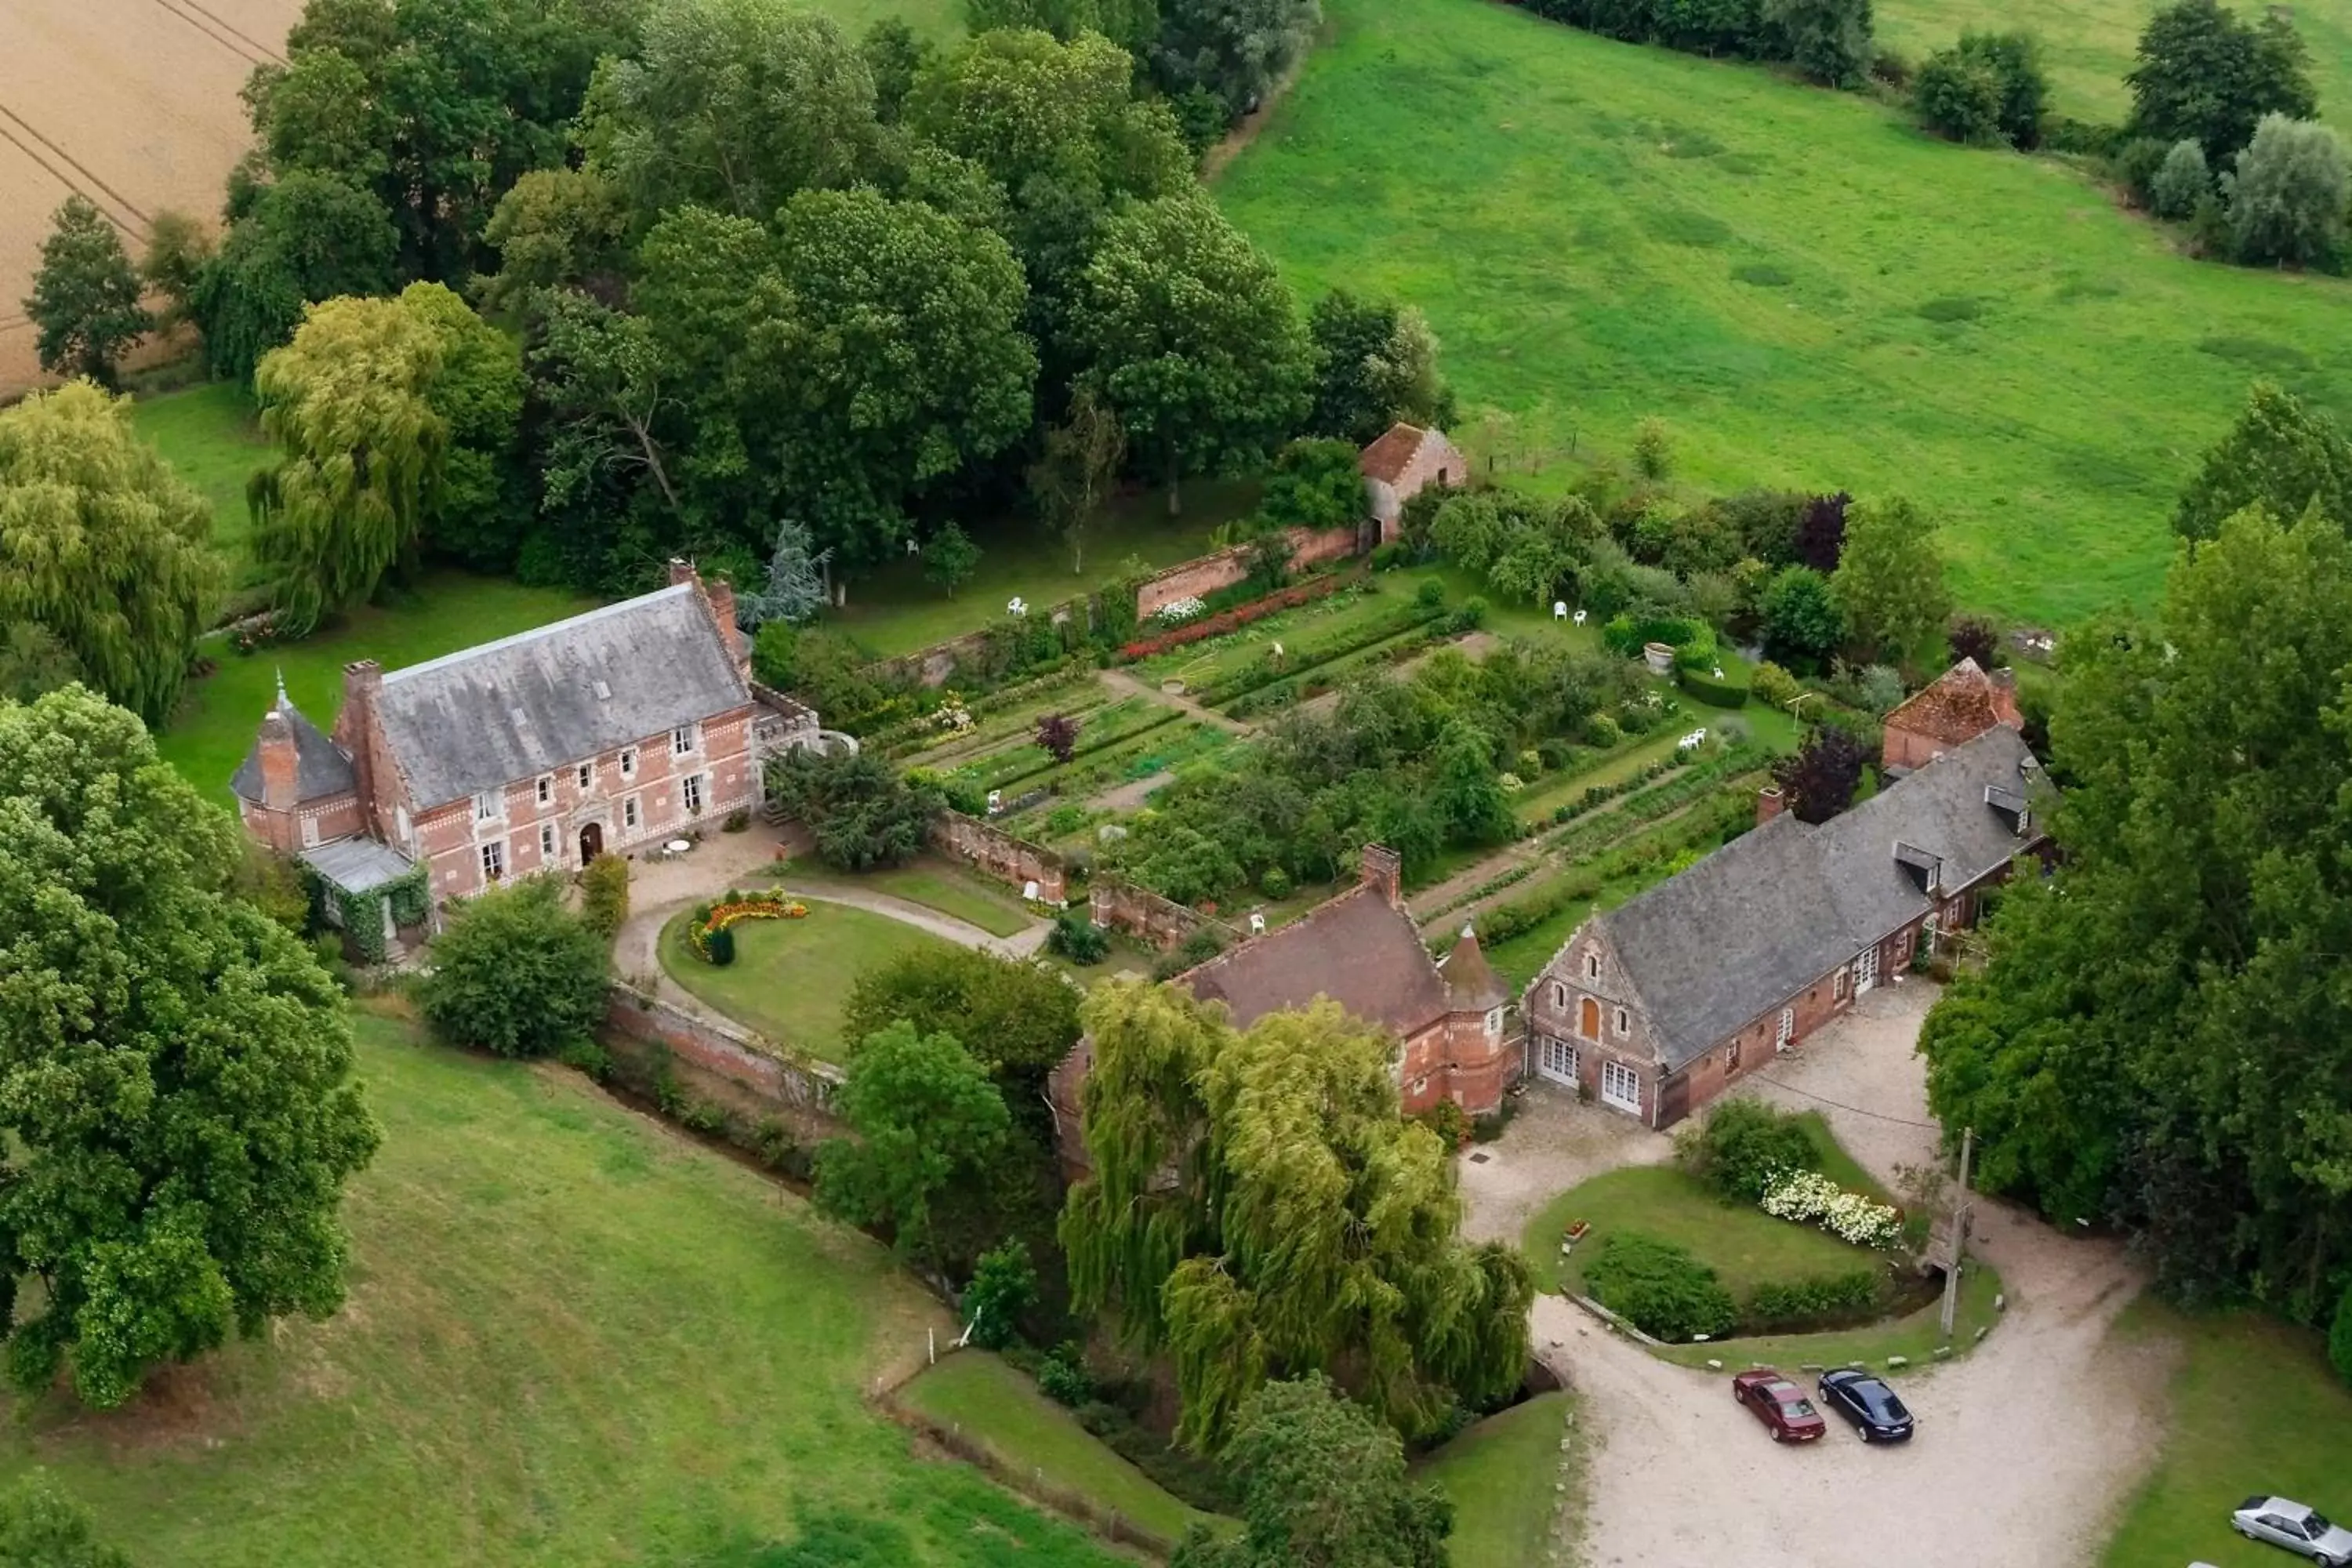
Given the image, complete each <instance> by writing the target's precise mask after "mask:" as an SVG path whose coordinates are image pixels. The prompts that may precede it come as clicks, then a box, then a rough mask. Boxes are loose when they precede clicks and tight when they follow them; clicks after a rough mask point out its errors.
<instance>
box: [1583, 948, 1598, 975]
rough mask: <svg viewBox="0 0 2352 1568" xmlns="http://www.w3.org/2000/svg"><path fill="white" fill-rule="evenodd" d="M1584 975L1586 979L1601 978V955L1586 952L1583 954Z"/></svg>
mask: <svg viewBox="0 0 2352 1568" xmlns="http://www.w3.org/2000/svg"><path fill="white" fill-rule="evenodd" d="M1584 977H1585V978H1586V979H1587V980H1598V979H1600V978H1601V955H1600V954H1599V953H1597V952H1588V953H1586V954H1585V955H1584Z"/></svg>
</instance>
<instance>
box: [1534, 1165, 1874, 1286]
mask: <svg viewBox="0 0 2352 1568" xmlns="http://www.w3.org/2000/svg"><path fill="white" fill-rule="evenodd" d="M1577 1220H1586V1221H1590V1222H1591V1226H1592V1230H1591V1234H1589V1235H1588V1236H1586V1237H1585V1238H1584V1239H1583V1240H1582V1241H1580V1242H1578V1243H1577V1244H1576V1251H1575V1252H1574V1253H1573V1254H1572V1255H1571V1256H1570V1258H1567V1259H1565V1260H1563V1259H1562V1258H1560V1255H1559V1243H1560V1234H1561V1232H1563V1231H1565V1230H1566V1229H1567V1228H1568V1226H1570V1225H1571V1224H1573V1223H1574V1222H1576V1221H1577ZM1627 1231H1640V1232H1643V1233H1645V1234H1647V1235H1650V1236H1653V1237H1657V1238H1658V1239H1659V1240H1661V1241H1670V1242H1673V1243H1675V1245H1676V1246H1679V1247H1687V1248H1689V1249H1690V1252H1691V1255H1692V1256H1693V1257H1695V1258H1697V1259H1698V1260H1699V1261H1700V1262H1701V1263H1704V1264H1706V1265H1707V1266H1708V1267H1709V1268H1713V1269H1714V1270H1715V1271H1716V1273H1717V1276H1718V1277H1719V1278H1720V1279H1722V1281H1723V1285H1724V1289H1727V1290H1729V1291H1730V1292H1731V1294H1732V1295H1733V1296H1734V1297H1735V1298H1737V1299H1738V1300H1746V1299H1747V1296H1748V1292H1749V1291H1750V1290H1752V1289H1755V1288H1756V1287H1757V1286H1759V1285H1761V1284H1764V1283H1766V1282H1768V1281H1772V1280H1788V1279H1802V1278H1805V1277H1806V1276H1809V1275H1816V1274H1844V1273H1849V1272H1851V1271H1853V1269H1856V1268H1878V1267H1882V1266H1883V1264H1884V1261H1885V1254H1882V1253H1876V1252H1873V1251H1871V1250H1870V1249H1868V1248H1867V1247H1853V1246H1851V1245H1849V1244H1847V1243H1845V1242H1843V1241H1840V1240H1839V1239H1837V1237H1833V1236H1831V1235H1829V1234H1828V1233H1827V1232H1825V1231H1822V1230H1817V1229H1815V1228H1814V1227H1812V1226H1805V1225H1793V1224H1791V1223H1790V1222H1789V1221H1787V1220H1785V1219H1775V1218H1773V1217H1772V1216H1771V1215H1768V1214H1766V1213H1765V1212H1764V1211H1763V1210H1762V1209H1759V1208H1757V1207H1755V1206H1754V1205H1748V1204H1733V1203H1726V1202H1725V1201H1724V1200H1722V1199H1721V1198H1718V1197H1717V1196H1716V1195H1715V1194H1713V1193H1710V1192H1708V1191H1707V1190H1706V1188H1705V1187H1702V1186H1700V1185H1699V1184H1698V1183H1697V1181H1696V1180H1695V1179H1694V1178H1692V1177H1691V1176H1688V1175H1686V1174H1685V1173H1683V1172H1682V1171H1681V1170H1679V1169H1677V1168H1676V1167H1675V1166H1672V1165H1631V1166H1627V1167H1625V1168H1623V1169H1622V1170H1615V1171H1607V1172H1603V1173H1601V1174H1600V1175H1598V1176H1595V1177H1593V1178H1592V1179H1591V1181H1589V1182H1580V1183H1579V1184H1576V1185H1575V1186H1573V1187H1570V1189H1569V1190H1568V1191H1566V1192H1564V1193H1562V1194H1559V1196H1558V1197H1556V1198H1554V1199H1552V1200H1551V1202H1549V1203H1548V1204H1546V1205H1544V1206H1543V1207H1542V1209H1540V1210H1539V1211H1538V1213H1537V1214H1536V1216H1535V1217H1534V1218H1533V1219H1531V1220H1529V1221H1528V1226H1527V1230H1526V1232H1525V1233H1524V1236H1523V1237H1522V1240H1521V1246H1522V1247H1523V1248H1524V1249H1525V1250H1526V1252H1527V1255H1528V1262H1529V1263H1530V1264H1532V1265H1533V1266H1534V1268H1535V1270H1536V1278H1537V1282H1538V1284H1539V1285H1540V1286H1541V1287H1542V1288H1543V1289H1547V1290H1554V1289H1563V1288H1565V1289H1568V1290H1570V1291H1571V1292H1573V1293H1575V1294H1578V1295H1581V1294H1583V1293H1584V1269H1585V1266H1586V1265H1587V1264H1589V1263H1590V1262H1591V1260H1592V1259H1593V1258H1598V1257H1599V1256H1600V1255H1601V1242H1602V1241H1604V1240H1605V1239H1606V1238H1607V1237H1610V1236H1612V1235H1614V1234H1619V1233H1622V1232H1627Z"/></svg>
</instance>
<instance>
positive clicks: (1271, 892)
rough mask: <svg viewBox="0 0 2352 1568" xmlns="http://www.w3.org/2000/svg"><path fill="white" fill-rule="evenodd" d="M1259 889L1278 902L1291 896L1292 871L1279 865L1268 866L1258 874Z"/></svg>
mask: <svg viewBox="0 0 2352 1568" xmlns="http://www.w3.org/2000/svg"><path fill="white" fill-rule="evenodd" d="M1257 890H1258V891H1259V892H1261V893H1264V894H1265V896H1266V897H1267V898H1269V899H1273V900H1276V901H1277V902H1278V901H1280V900H1284V899H1286V898H1288V897H1290V873H1289V872H1287V871H1285V870H1284V869H1283V868H1281V867H1279V866H1268V867H1267V868H1265V870H1264V871H1263V872H1261V873H1260V874H1259V876H1258V879H1257Z"/></svg>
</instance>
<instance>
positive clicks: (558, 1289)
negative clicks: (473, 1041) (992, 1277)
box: [0, 1016, 1115, 1568]
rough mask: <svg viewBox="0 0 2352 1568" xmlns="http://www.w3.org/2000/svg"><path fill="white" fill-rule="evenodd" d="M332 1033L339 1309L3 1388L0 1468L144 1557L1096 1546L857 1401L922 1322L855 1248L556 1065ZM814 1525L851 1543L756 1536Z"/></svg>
mask: <svg viewBox="0 0 2352 1568" xmlns="http://www.w3.org/2000/svg"><path fill="white" fill-rule="evenodd" d="M359 1031H360V1058H359V1059H360V1070H361V1073H362V1076H363V1077H364V1079H366V1081H367V1085H368V1092H369V1100H370V1103H371V1105H372V1106H373V1108H374V1110H375V1113H376V1115H377V1117H378V1118H379V1119H380V1120H381V1121H382V1122H383V1128H384V1142H383V1150H382V1152H380V1153H379V1154H378V1155H377V1156H376V1160H375V1163H374V1164H373V1166H372V1167H371V1168H370V1169H369V1170H368V1171H367V1172H366V1173H363V1174H362V1176H361V1177H359V1179H358V1180H357V1181H356V1182H355V1183H354V1184H353V1185H352V1193H351V1196H350V1200H349V1203H348V1205H346V1214H347V1218H348V1222H349V1224H350V1227H351V1231H352V1293H351V1300H350V1302H349V1304H348V1305H347V1307H346V1308H345V1309H344V1310H343V1311H342V1312H341V1314H339V1315H338V1316H337V1317H335V1318H334V1319H332V1320H331V1321H328V1322H326V1323H323V1324H309V1323H302V1322H293V1323H288V1324H284V1325H281V1326H280V1327H279V1328H278V1329H277V1330H276V1331H273V1332H272V1333H270V1334H269V1335H268V1336H266V1337H265V1338H263V1339H261V1340H259V1341H257V1342H251V1343H245V1344H239V1345H236V1346H234V1347H232V1348H231V1349H229V1350H227V1351H226V1352H221V1353H218V1354H215V1355H213V1356H210V1357H208V1358H206V1359H205V1361H204V1362H203V1363H200V1364H198V1365H197V1366H195V1367H193V1368H189V1369H185V1370H183V1371H179V1372H175V1373H172V1374H170V1375H169V1376H167V1377H165V1378H164V1379H163V1380H162V1382H161V1383H160V1384H159V1385H158V1386H157V1387H156V1388H154V1389H153V1390H152V1392H151V1393H150V1394H147V1395H146V1396H144V1397H142V1399H141V1400H139V1401H137V1402H135V1403H134V1404H133V1405H131V1406H129V1407H127V1408H125V1409H123V1410H121V1411H119V1412H116V1413H114V1414H112V1415H86V1414H81V1413H79V1412H78V1411H76V1410H73V1409H70V1408H68V1407H67V1406H66V1405H65V1404H64V1403H63V1401H62V1400H61V1399H56V1398H51V1399H44V1400H41V1401H37V1402H33V1403H31V1404H29V1405H25V1404H20V1405H18V1407H17V1410H16V1420H15V1421H13V1422H12V1423H11V1424H10V1425H9V1427H8V1432H7V1435H6V1436H5V1438H0V1470H5V1471H7V1472H11V1473H13V1472H15V1471H16V1470H20V1469H22V1468H25V1467H26V1466H27V1465H30V1464H33V1463H39V1464H42V1465H46V1466H47V1467H48V1468H50V1469H51V1470H52V1472H53V1473H54V1474H55V1475H56V1476H57V1478H58V1480H59V1481H60V1482H61V1483H62V1484H63V1485H64V1486H65V1487H66V1488H67V1489H68V1490H70V1491H71V1492H73V1493H74V1494H75V1495H77V1496H78V1497H79V1498H80V1499H81V1500H83V1501H84V1502H85V1503H86V1504H87V1505H88V1506H89V1508H90V1510H92V1512H93V1513H94V1514H95V1515H96V1516H97V1518H98V1519H99V1521H100V1525H101V1529H102V1531H103V1532H104V1534H105V1535H106V1537H107V1538H109V1539H110V1540H111V1541H113V1542H117V1543H119V1544H120V1545H121V1546H122V1547H123V1548H124V1549H125V1550H126V1551H128V1552H130V1553H131V1557H132V1558H133V1560H134V1561H136V1562H138V1563H142V1564H154V1565H157V1568H162V1565H164V1564H170V1565H172V1568H248V1565H250V1564H256V1563H270V1564H273V1565H276V1568H329V1565H336V1568H341V1565H343V1564H350V1563H399V1564H402V1565H404V1568H431V1565H436V1564H449V1565H452V1568H456V1565H459V1564H464V1565H468V1568H470V1565H472V1564H477V1563H498V1564H500V1565H501V1568H507V1565H528V1564H546V1565H548V1568H574V1565H578V1564H592V1563H594V1564H614V1565H615V1568H621V1565H627V1568H686V1565H688V1564H696V1565H711V1564H718V1563H743V1564H749V1563H753V1562H755V1561H756V1562H759V1563H782V1562H801V1561H809V1562H819V1561H821V1562H828V1563H843V1562H852V1561H855V1562H859V1563H930V1564H940V1565H946V1564H971V1565H973V1568H979V1565H981V1564H1003V1563H1014V1562H1017V1563H1022V1564H1024V1565H1029V1568H1069V1565H1076V1564H1082V1563H1083V1564H1105V1565H1108V1564H1109V1563H1112V1562H1114V1561H1115V1559H1112V1558H1110V1557H1108V1555H1107V1554H1105V1553H1103V1552H1099V1551H1097V1549H1096V1548H1095V1547H1094V1546H1092V1545H1091V1544H1090V1543H1089V1542H1087V1541H1086V1540H1085V1539H1084V1538H1083V1537H1082V1536H1081V1535H1080V1534H1079V1533H1078V1532H1077V1531H1075V1530H1073V1529H1071V1528H1068V1527H1066V1526H1064V1525H1062V1524H1060V1523H1058V1522H1055V1521H1048V1520H1046V1519H1045V1518H1044V1517H1042V1516H1040V1515H1038V1514H1036V1513H1035V1512H1034V1511H1032V1510H1029V1509H1027V1508H1025V1507H1024V1506H1022V1505H1021V1504H1019V1503H1018V1502H1016V1501H1015V1500H1013V1499H1011V1498H1010V1497H1008V1496H1006V1495H1005V1494H1004V1493H1003V1492H1000V1491H998V1490H997V1489H994V1488H993V1487H992V1486H990V1485H989V1484H987V1483H986V1482H984V1481H983V1480H982V1479H980V1478H979V1477H977V1476H975V1475H974V1474H972V1473H971V1471H969V1470H967V1469H964V1468H961V1467H958V1466H953V1465H944V1464H934V1463H925V1462H921V1461H919V1460H917V1459H915V1458H912V1457H911V1454H910V1451H909V1446H908V1438H907V1436H906V1435H905V1434H904V1433H902V1432H901V1431H899V1430H898V1428H897V1427H895V1426H892V1425H890V1424H889V1423H888V1422H887V1421H885V1420H884V1419H882V1418H881V1417H880V1416H878V1415H875V1414H874V1413H873V1412H871V1411H870V1410H869V1409H867V1408H866V1405H865V1404H864V1403H863V1398H862V1395H863V1392H864V1391H865V1390H866V1389H867V1388H869V1387H870V1386H871V1384H872V1382H873V1379H874V1378H875V1376H876V1375H877V1373H882V1372H883V1371H884V1370H885V1369H886V1368H887V1367H892V1366H896V1367H899V1368H902V1369H903V1368H905V1367H908V1365H909V1364H910V1363H919V1357H920V1355H921V1352H922V1346H923V1344H924V1334H925V1330H926V1328H927V1327H929V1325H931V1324H932V1323H934V1322H937V1321H940V1314H939V1310H938V1309H937V1308H936V1307H935V1306H934V1305H933V1304H932V1303H931V1301H930V1300H929V1298H928V1297H927V1296H926V1295H925V1294H924V1293H923V1292H922V1291H921V1290H919V1289H917V1288H916V1287H915V1285H914V1284H913V1283H912V1282H911V1281H909V1280H908V1279H907V1278H906V1277H905V1276H904V1275H903V1274H902V1273H900V1272H899V1270H898V1268H896V1267H895V1266H894V1265H893V1264H892V1262H891V1261H890V1258H889V1256H888V1254H887V1252H886V1251H885V1250H884V1249H883V1248H882V1247H878V1246H877V1245H875V1244H873V1243H872V1242H869V1241H867V1240H866V1238H865V1237H860V1236H858V1235H856V1234H855V1233H854V1232H851V1231H848V1230H845V1229H843V1228H841V1227H839V1226H832V1225H828V1224H825V1223H824V1222H822V1221H820V1220H818V1219H817V1218H816V1217H815V1216H814V1214H813V1213H812V1212H811V1211H810V1209H809V1208H808V1206H807V1205H805V1204H803V1202H802V1201H801V1200H800V1199H798V1198H796V1197H793V1195H792V1194H789V1193H786V1192H784V1191H782V1189H780V1188H778V1187H777V1186H775V1185H774V1184H772V1183H770V1182H768V1181H766V1180H764V1179H762V1178H761V1177H760V1176H758V1175H755V1174H753V1173H751V1172H749V1171H747V1170H745V1169H743V1168H742V1167H740V1166H739V1165H737V1164H735V1163H732V1162H730V1161H728V1160H725V1159H722V1158H720V1157H719V1156H717V1155H715V1154H712V1153H709V1152H705V1151H704V1150H702V1149H700V1148H698V1147H697V1146H695V1145H693V1144H691V1143H689V1142H684V1141H682V1140H680V1139H678V1138H677V1137H676V1136H674V1135H672V1134H671V1133H669V1132H667V1131H665V1130H663V1129H662V1128H661V1127H660V1126H659V1125H658V1124H656V1123H655V1122H654V1121H650V1120H648V1119H647V1118H645V1117H642V1116H638V1115H635V1114H634V1113H631V1112H629V1111H626V1110H622V1109H620V1108H619V1107H617V1106H615V1105H614V1104H613V1103H612V1102H611V1101H609V1100H605V1099H604V1097H603V1096H602V1095H601V1094H600V1093H598V1092H597V1091H596V1090H595V1089H593V1088H591V1087H590V1086H589V1085H588V1083H587V1082H586V1080H585V1079H581V1078H579V1077H578V1076H576V1075H574V1074H571V1073H568V1072H565V1071H562V1070H560V1069H557V1068H531V1067H526V1066H522V1065H519V1064H514V1063H504V1062H491V1061H486V1060H480V1059H477V1058H469V1057H464V1056H459V1055H457V1054H455V1053H453V1052H449V1051H446V1050H442V1049H440V1048H438V1047H426V1046H423V1045H421V1044H420V1043H419V1042H418V1041H417V1039H416V1038H415V1036H414V1034H413V1033H412V1032H411V1031H410V1030H409V1029H408V1028H407V1027H405V1026H403V1025H401V1024H399V1023H396V1022H393V1021H388V1020H385V1019H382V1018H376V1017H369V1016H362V1018H361V1020H360V1024H359ZM817 1531H822V1533H824V1534H825V1535H830V1536H835V1537H841V1536H846V1537H848V1538H850V1539H852V1540H855V1541H858V1542H862V1543H863V1544H864V1546H865V1552H864V1553H863V1554H861V1555H856V1556H854V1557H852V1556H824V1555H815V1553H817V1552H819V1550H820V1549H819V1545H818V1543H817V1542H814V1540H812V1541H810V1542H808V1543H807V1545H806V1548H805V1549H806V1550H807V1551H808V1552H810V1553H812V1555H809V1556H807V1557H802V1556H797V1555H795V1556H789V1557H788V1556H784V1555H782V1554H781V1553H779V1552H769V1553H766V1554H759V1553H757V1552H756V1548H757V1546H758V1545H759V1543H761V1542H777V1541H782V1540H788V1539H792V1538H794V1537H796V1536H800V1535H803V1532H811V1533H814V1532H817Z"/></svg>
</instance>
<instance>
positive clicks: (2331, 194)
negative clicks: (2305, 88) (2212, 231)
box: [2230, 114, 2352, 267]
mask: <svg viewBox="0 0 2352 1568" xmlns="http://www.w3.org/2000/svg"><path fill="white" fill-rule="evenodd" d="M2347 203H2352V166H2347V163H2346V160H2345V156H2344V142H2343V139H2342V138H2341V137H2339V136H2337V135H2336V132H2334V131H2333V130H2332V129H2330V128H2329V127H2327V126H2325V125H2322V124H2320V123H2319V122H2318V121H2313V120H2290V119H2288V118H2287V117H2286V116H2285V115H2283V114H2265V115H2263V118H2262V122H2261V123H2260V124H2259V125H2257V126H2255V127H2254V139H2253V140H2252V142H2248V143H2247V144H2246V149H2245V151H2244V152H2242V153H2239V154H2238V167H2237V170H2236V172H2235V174H2233V175H2232V176H2231V181H2230V237H2231V244H2232V245H2233V246H2235V247H2236V249H2237V256H2238V259H2239V260H2241V261H2243V262H2246V263H2248V264H2250V265H2253V266H2263V265H2267V264H2270V263H2273V262H2275V263H2278V264H2280V265H2283V266H2292V267H2310V266H2315V265H2320V264H2324V263H2326V262H2328V261H2330V260H2332V259H2333V258H2335V257H2336V252H2337V250H2338V249H2339V248H2340V247H2342V245H2343V243H2344V232H2345V221H2346V219H2345V212H2346V207H2347Z"/></svg>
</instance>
